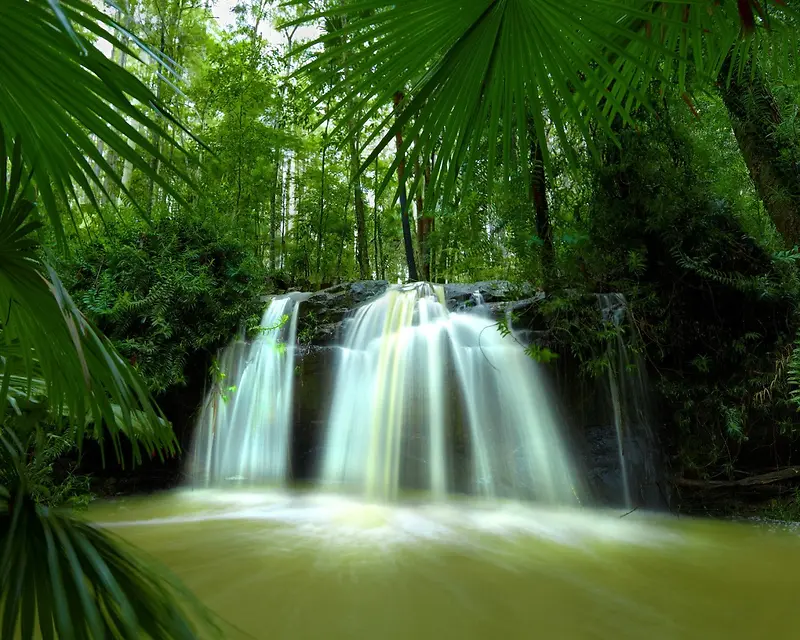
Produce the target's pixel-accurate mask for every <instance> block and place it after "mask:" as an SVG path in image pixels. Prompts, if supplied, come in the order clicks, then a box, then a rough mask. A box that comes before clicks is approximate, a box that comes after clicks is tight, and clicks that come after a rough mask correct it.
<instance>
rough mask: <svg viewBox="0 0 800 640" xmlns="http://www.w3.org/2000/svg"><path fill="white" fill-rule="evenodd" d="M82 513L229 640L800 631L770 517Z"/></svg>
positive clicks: (321, 504)
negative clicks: (167, 573) (201, 610)
mask: <svg viewBox="0 0 800 640" xmlns="http://www.w3.org/2000/svg"><path fill="white" fill-rule="evenodd" d="M90 515H91V517H92V519H93V520H95V521H96V522H99V523H102V524H104V525H107V526H109V527H110V528H111V529H112V530H113V531H115V532H116V533H118V534H119V535H121V536H123V537H124V538H126V539H127V540H129V541H131V542H133V543H134V544H135V545H137V546H139V547H140V548H142V549H143V550H144V551H146V552H148V553H149V554H150V555H151V556H154V557H155V558H156V559H158V560H160V561H162V562H163V563H164V564H166V565H167V566H168V567H169V568H170V569H172V570H173V572H175V573H176V574H177V575H178V576H179V577H180V578H181V579H182V580H183V581H184V582H185V583H186V584H187V585H188V586H189V587H190V588H192V589H193V590H194V591H195V593H196V594H197V595H198V596H199V597H200V598H201V599H202V600H203V602H205V603H206V604H207V605H208V606H209V607H210V608H211V609H212V610H213V611H215V612H216V613H218V614H219V615H220V616H222V618H223V619H224V620H226V621H228V622H229V623H230V624H224V625H223V628H224V629H225V632H226V637H228V638H230V639H231V640H240V639H241V640H244V639H246V638H258V639H259V640H261V639H264V640H266V639H271V640H277V639H284V638H286V639H292V640H305V639H309V640H311V639H314V640H339V639H342V640H344V639H347V640H353V639H355V640H360V639H369V640H428V639H430V640H450V639H453V640H472V639H475V640H477V639H481V640H495V639H497V640H500V639H503V640H516V639H520V640H523V639H524V640H533V639H557V640H561V639H567V640H568V639H576V640H580V639H584V638H585V639H589V638H592V639H594V638H597V639H604V640H605V639H609V640H615V639H620V640H626V639H637V640H638V639H646V640H661V639H664V640H666V639H670V640H672V639H685V638H689V639H692V638H697V639H698V640H699V639H703V640H712V639H715V638H720V639H723V638H724V639H726V640H731V639H738V638H742V639H747V638H753V639H758V640H761V639H773V638H800V537H798V536H797V535H795V534H793V533H787V532H785V531H772V530H769V529H768V528H766V527H764V526H754V525H748V524H735V523H727V522H716V521H703V520H691V519H683V518H681V519H677V518H671V517H666V516H659V515H653V514H646V513H639V512H636V513H632V514H630V515H627V516H625V517H624V518H620V513H619V512H613V511H608V512H598V511H592V510H580V511H577V510H568V511H559V510H545V509H540V508H533V507H527V506H521V505H518V504H514V503H505V504H498V503H495V504H483V505H481V504H476V503H472V502H470V503H460V504H447V505H412V504H405V505H394V506H382V505H367V504H361V503H359V502H356V501H352V500H348V499H345V498H341V497H334V496H320V495H310V494H297V495H288V494H283V495H281V494H276V493H268V492H230V491H226V492H217V491H195V492H176V493H167V494H163V495H160V496H155V497H152V496H151V497H147V498H133V499H124V500H118V501H114V502H110V503H104V504H99V505H96V506H95V507H93V508H92V511H91V512H90Z"/></svg>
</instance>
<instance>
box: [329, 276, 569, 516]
mask: <svg viewBox="0 0 800 640" xmlns="http://www.w3.org/2000/svg"><path fill="white" fill-rule="evenodd" d="M339 357H340V360H339V363H338V370H337V373H336V377H335V382H334V389H333V401H332V407H331V413H330V417H329V423H328V426H327V433H326V440H325V446H324V450H323V458H322V465H321V481H322V484H323V486H325V487H328V488H337V489H339V488H345V489H350V490H356V491H360V492H362V493H364V494H365V495H367V496H368V497H370V498H372V499H393V498H396V497H397V495H398V493H399V492H400V491H401V489H416V490H421V491H424V492H425V493H426V494H428V495H429V496H430V497H432V498H433V499H438V500H442V499H444V498H445V497H446V496H447V495H448V494H449V493H452V492H454V491H456V490H458V489H459V488H460V487H459V486H458V485H459V478H461V477H462V476H463V483H462V484H463V485H464V487H463V488H464V490H465V491H466V492H468V493H470V494H473V495H478V496H483V497H487V498H494V497H508V498H524V499H535V500H539V501H542V502H549V503H558V504H569V503H575V502H576V501H577V496H578V490H577V485H576V482H575V479H574V474H573V466H572V461H571V459H570V456H569V455H568V452H567V448H566V445H565V443H564V442H563V441H562V438H561V436H560V434H559V431H560V429H559V425H558V423H557V420H556V418H555V413H554V411H553V408H552V406H551V400H550V398H549V396H548V394H547V392H546V388H545V384H544V381H543V379H542V377H541V376H542V373H541V371H540V368H539V367H540V365H538V364H537V363H536V362H534V361H533V360H531V359H530V358H529V357H528V356H527V355H526V354H525V352H524V349H523V348H522V347H521V346H520V345H519V344H518V343H517V342H516V341H515V340H514V339H513V338H511V337H509V336H503V335H501V333H500V332H499V331H498V330H497V327H496V323H495V322H493V321H492V320H491V319H490V318H489V317H488V316H487V315H485V314H483V313H476V314H470V313H449V312H448V310H447V307H446V305H445V300H444V291H443V289H442V287H441V286H433V285H429V284H424V283H418V284H414V285H409V286H405V287H393V288H391V289H389V290H388V291H387V292H386V293H385V294H384V295H383V296H381V297H380V298H378V299H377V300H375V301H373V302H371V303H369V304H367V305H365V306H363V307H361V308H360V309H358V310H357V312H356V313H355V315H354V316H353V317H352V318H351V319H350V320H349V323H348V325H347V326H346V329H345V334H344V343H343V346H342V347H341V352H340V356H339ZM462 441H463V442H465V443H466V444H465V447H464V448H465V450H466V451H467V453H466V454H464V455H463V457H464V465H463V466H465V471H464V472H462V473H459V471H460V470H459V465H458V464H457V463H458V460H457V458H458V457H459V455H458V452H457V449H458V446H457V444H458V443H459V442H462Z"/></svg>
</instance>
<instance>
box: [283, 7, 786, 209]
mask: <svg viewBox="0 0 800 640" xmlns="http://www.w3.org/2000/svg"><path fill="white" fill-rule="evenodd" d="M759 6H760V5H759ZM770 8H771V9H772V12H771V13H770V14H768V15H767V12H766V11H764V10H763V9H762V12H761V14H759V15H755V17H754V21H753V23H754V24H753V27H754V28H753V31H755V33H753V34H752V35H751V36H750V37H749V38H748V39H747V40H746V41H745V42H753V41H758V42H760V43H763V44H762V48H767V47H770V46H777V45H774V44H772V43H776V42H777V43H780V42H783V41H782V40H781V38H783V37H789V35H788V34H789V32H790V31H791V29H790V24H791V22H792V20H791V19H790V16H792V15H794V14H793V12H792V10H790V9H789V8H788V7H787V6H786V5H785V4H784V2H783V0H775V3H774V4H770ZM776 9H777V10H776ZM343 14H346V15H349V16H351V19H350V20H349V21H348V22H347V24H346V26H345V27H344V28H343V29H341V30H337V31H336V32H335V33H328V34H325V35H323V36H321V37H320V38H319V39H317V40H315V41H314V42H311V43H309V44H308V45H307V48H310V47H318V46H319V45H324V47H323V48H322V49H321V51H320V52H319V53H318V55H316V56H315V57H314V58H313V59H312V61H311V62H309V63H307V64H306V65H304V66H303V67H302V68H301V69H300V70H299V73H304V74H307V75H309V76H311V78H312V79H313V80H314V86H315V88H317V89H319V87H324V89H323V90H322V91H321V92H319V93H320V95H319V98H318V100H317V102H316V104H315V105H313V108H317V107H319V105H322V104H328V103H330V104H331V107H330V109H329V110H328V112H327V113H326V116H325V117H326V118H336V119H338V122H340V123H342V124H340V125H339V129H344V128H349V129H350V134H351V135H352V134H353V133H354V132H355V131H363V130H364V127H365V125H366V123H367V122H369V121H370V120H377V121H378V123H379V124H378V126H377V127H375V128H374V129H373V130H372V133H371V134H370V135H369V136H368V138H369V139H368V140H367V142H366V146H368V147H370V146H371V147H372V148H373V149H374V150H373V152H372V154H371V155H370V156H369V157H368V158H367V159H366V161H365V162H364V165H363V168H366V167H368V166H370V165H371V163H372V162H373V161H374V159H375V157H377V155H378V154H379V153H381V151H382V150H383V149H385V148H386V147H387V145H389V143H390V142H391V141H392V140H393V139H394V138H395V135H396V133H397V132H398V131H399V130H401V129H403V130H404V131H403V132H404V139H405V140H408V141H415V143H413V144H410V145H408V148H407V149H404V150H403V153H401V154H398V157H397V159H396V160H395V163H394V165H393V166H392V167H391V169H390V171H389V172H388V173H387V175H386V178H385V180H384V186H385V185H386V184H387V183H388V181H389V179H390V176H391V175H392V174H393V173H394V172H395V171H396V169H397V166H398V164H399V163H400V162H401V161H403V160H405V161H406V162H408V163H409V164H413V163H415V162H416V161H417V160H418V159H422V160H423V161H425V160H427V159H429V158H431V157H435V158H436V160H435V162H434V163H433V166H432V167H431V185H432V188H433V190H434V191H435V192H436V193H437V194H438V195H443V196H444V197H448V195H449V194H450V193H451V192H452V190H453V188H454V186H455V184H456V180H457V179H465V180H469V177H470V175H471V172H472V171H473V170H474V168H475V166H476V165H477V163H478V162H479V161H485V162H486V164H487V167H488V173H489V175H491V174H492V173H493V170H494V167H495V166H496V165H497V163H498V162H500V161H502V163H503V166H504V167H505V169H506V171H521V172H522V173H525V174H526V173H527V172H528V171H529V166H528V162H527V159H528V157H529V151H528V149H529V144H530V143H531V142H532V141H531V140H530V138H529V133H528V132H529V129H530V130H531V131H532V133H533V136H534V137H535V141H536V143H537V144H538V145H539V147H540V149H541V151H542V156H543V161H544V163H545V165H547V166H549V164H550V161H549V154H548V150H549V149H550V148H551V147H553V145H554V144H558V145H559V147H560V148H561V150H562V151H563V152H564V153H565V154H566V155H567V157H568V159H571V160H573V163H572V164H573V166H576V165H577V163H576V162H574V160H575V155H574V153H573V146H572V144H571V143H570V136H569V135H568V133H569V132H570V131H577V132H578V133H580V135H581V136H582V138H583V140H584V142H585V144H586V145H587V146H588V147H589V149H590V150H591V149H593V146H594V136H593V135H592V132H591V131H590V127H589V123H590V122H592V121H593V122H596V123H598V124H599V125H600V127H601V128H602V129H604V130H605V132H606V133H607V134H608V135H610V136H612V137H614V134H613V131H612V129H611V123H612V122H613V121H614V119H615V118H617V117H620V118H622V120H623V121H625V122H629V123H630V122H631V117H630V114H631V113H632V112H633V110H634V109H635V108H637V107H638V106H640V105H642V104H644V105H646V104H647V100H646V97H645V92H646V89H647V88H648V87H649V85H650V84H651V83H652V81H653V80H661V82H662V86H664V87H666V88H668V89H669V90H671V91H672V90H675V89H677V91H678V92H679V93H681V94H684V95H685V93H686V91H687V73H688V64H689V62H692V63H693V65H694V66H695V71H696V73H697V74H698V76H699V77H702V78H706V79H708V78H713V79H716V73H718V72H719V70H720V69H721V68H722V64H723V61H724V59H725V56H726V55H727V54H728V52H729V51H730V50H731V49H732V48H734V47H743V46H750V45H746V44H742V15H741V14H740V13H739V12H738V11H737V9H736V7H734V6H733V3H730V2H728V3H719V2H715V1H713V0H688V1H681V2H678V1H676V0H667V1H664V2H646V1H641V0H639V1H637V0H405V1H404V2H402V3H397V2H390V1H389V0H363V1H358V0H355V1H353V2H343V3H335V6H333V7H330V8H328V9H326V10H324V11H320V12H317V13H315V14H313V15H307V16H305V17H303V18H301V19H300V20H298V21H297V22H312V21H313V22H319V21H325V20H331V18H332V17H335V16H337V15H343ZM748 15H749V14H748ZM353 16H357V17H355V18H353ZM767 23H769V24H767ZM767 26H769V28H770V30H771V31H768V29H767ZM792 37H796V36H792ZM783 48H784V49H786V50H787V51H788V49H790V47H783ZM786 55H789V54H788V53H787V54H786ZM332 69H334V70H338V71H339V73H337V74H333V73H332ZM398 91H406V94H407V96H408V98H407V99H406V100H405V101H404V104H403V108H402V111H401V113H400V115H399V116H398V117H396V118H395V116H394V115H390V116H384V117H381V116H380V111H381V109H382V108H383V107H384V105H387V104H391V102H392V97H393V96H394V95H395V94H396V93H397V92H398ZM531 120H532V124H533V126H532V127H529V126H528V123H529V121H531ZM550 125H552V131H553V134H549V133H548V130H549V128H550ZM338 133H339V131H338V130H337V131H335V132H334V133H333V134H332V137H335V136H336V135H337V134H338ZM486 140H489V141H491V143H492V144H489V145H488V157H485V158H484V155H485V154H486V153H487V145H485V144H484V142H485V141H486ZM496 140H499V141H501V143H502V144H500V145H499V148H500V151H499V152H498V151H496V149H497V147H498V145H495V144H494V142H495V141H496ZM415 180H416V181H415V183H414V184H412V190H414V189H416V188H417V187H418V184H417V182H418V181H419V180H420V177H419V176H417V177H416V178H415Z"/></svg>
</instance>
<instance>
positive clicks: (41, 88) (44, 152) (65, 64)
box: [0, 0, 189, 241]
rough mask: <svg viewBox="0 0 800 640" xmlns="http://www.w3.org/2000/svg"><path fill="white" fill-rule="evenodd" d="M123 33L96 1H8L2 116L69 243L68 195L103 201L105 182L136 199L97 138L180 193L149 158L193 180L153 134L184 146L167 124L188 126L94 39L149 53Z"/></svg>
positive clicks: (0, 11)
mask: <svg viewBox="0 0 800 640" xmlns="http://www.w3.org/2000/svg"><path fill="white" fill-rule="evenodd" d="M123 33H126V32H125V30H124V28H123V27H122V26H121V25H120V24H119V23H117V22H116V21H115V20H114V19H113V18H112V17H111V16H110V15H108V14H106V13H104V12H103V11H102V10H100V9H98V8H97V7H96V6H95V4H94V3H93V2H92V1H91V0H4V1H3V2H2V3H0V58H2V60H3V65H2V67H0V123H2V125H3V127H4V128H5V131H6V135H7V139H8V140H13V139H16V138H20V139H22V140H24V143H25V154H26V162H27V164H28V166H29V167H30V168H31V171H32V180H33V183H34V184H35V185H36V188H37V191H38V197H39V198H40V199H41V201H42V202H43V203H44V205H45V210H46V212H47V213H48V215H49V218H50V222H51V223H52V226H53V229H54V230H55V232H56V235H57V237H58V238H59V239H60V240H62V241H63V239H64V235H63V226H62V223H61V212H62V211H63V208H60V207H59V206H58V205H59V203H61V204H64V203H68V202H72V203H73V204H75V203H77V202H78V201H79V199H80V198H79V196H82V198H83V199H84V200H85V201H88V202H89V203H90V204H92V205H95V206H96V205H97V203H98V194H102V195H104V196H106V197H107V196H108V193H107V189H106V186H104V185H105V184H113V185H115V186H116V187H117V188H118V189H119V190H120V192H121V193H122V194H124V196H125V197H126V198H128V199H130V200H131V201H133V202H135V198H133V196H132V194H131V193H130V192H129V191H128V189H127V187H126V185H125V184H124V183H123V180H122V171H121V170H120V168H119V167H116V166H112V165H111V164H110V163H109V162H108V161H107V159H106V157H104V155H103V153H101V152H100V151H99V150H98V141H101V142H102V143H103V144H104V146H105V149H107V150H110V151H112V152H113V153H114V154H115V155H116V156H117V157H119V158H120V159H122V160H123V161H125V162H128V163H130V164H131V165H132V166H133V167H134V168H135V169H137V170H138V171H140V172H141V173H142V174H144V175H145V176H147V177H148V178H150V179H152V180H154V181H155V183H156V184H158V185H159V186H160V187H162V188H163V189H165V190H166V191H167V192H169V193H171V194H172V195H173V196H174V197H175V198H177V199H178V200H180V195H179V194H178V193H177V191H176V189H175V188H174V186H173V185H172V184H171V183H170V182H168V181H167V180H166V179H165V178H164V177H163V174H162V173H159V172H158V171H157V170H155V169H154V168H153V166H151V163H150V159H151V158H157V159H158V160H159V162H160V163H161V164H162V166H164V167H165V168H168V169H169V171H170V173H172V174H174V175H176V176H178V177H179V178H181V179H183V180H186V181H188V180H189V178H188V177H187V176H186V174H185V173H184V172H183V171H182V170H181V168H180V167H179V166H178V165H177V164H176V163H175V162H174V161H173V160H171V159H170V157H171V155H170V154H168V153H164V150H163V149H161V148H159V145H156V144H154V142H153V140H154V137H155V136H158V137H159V138H160V139H161V140H164V141H165V142H166V145H165V146H171V147H173V148H177V149H179V150H180V149H181V146H180V145H179V143H178V142H177V140H176V139H175V138H174V136H172V135H171V134H170V133H169V131H168V127H172V128H173V129H183V127H182V125H181V124H180V123H179V122H178V121H177V120H176V119H175V118H174V117H173V116H172V115H171V114H170V112H169V111H168V110H167V109H166V108H165V107H164V105H162V104H160V103H159V101H158V99H157V98H156V96H155V95H154V93H153V92H152V91H151V90H150V89H149V88H148V87H147V86H146V85H145V84H144V83H143V82H142V81H141V80H139V79H138V78H137V77H136V76H134V75H133V74H132V73H131V72H129V71H127V70H126V69H124V68H122V67H121V66H120V65H118V64H116V63H115V62H113V61H112V60H110V59H109V58H108V57H107V56H106V55H104V54H103V52H102V51H100V49H98V48H97V47H96V46H95V45H94V44H93V43H92V42H91V41H90V38H92V39H102V40H105V41H106V42H108V43H110V44H111V45H112V46H113V47H115V48H116V49H118V50H121V51H125V52H126V53H127V55H128V56H129V57H130V58H132V59H138V60H140V61H141V60H143V59H144V55H143V53H144V54H146V53H147V51H146V50H145V49H143V48H142V47H141V46H139V47H137V46H135V45H130V44H128V42H134V43H136V42H137V41H136V40H135V38H130V37H126V38H121V37H120V34H123ZM127 35H130V34H127ZM161 64H163V62H161ZM183 130H184V131H185V129H183ZM187 133H188V132H187ZM93 136H94V138H95V139H93ZM5 151H6V152H8V151H10V149H6V150H5ZM95 169H96V170H95Z"/></svg>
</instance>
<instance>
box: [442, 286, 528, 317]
mask: <svg viewBox="0 0 800 640" xmlns="http://www.w3.org/2000/svg"><path fill="white" fill-rule="evenodd" d="M535 292H536V290H535V289H534V287H533V286H531V285H530V284H515V283H512V282H508V281H505V280H491V281H486V282H472V283H468V284H446V285H444V297H445V300H446V301H447V308H448V309H450V310H451V311H455V310H460V309H459V308H460V307H462V308H463V307H467V306H470V303H471V302H472V301H473V295H474V294H475V293H478V294H480V296H481V298H483V302H484V303H485V304H487V305H492V304H496V303H507V302H511V301H513V300H521V299H523V298H529V297H531V296H532V295H534V294H535Z"/></svg>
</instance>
